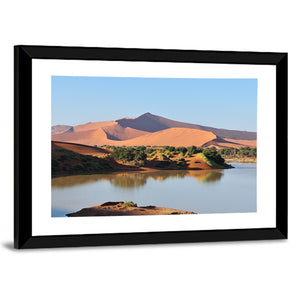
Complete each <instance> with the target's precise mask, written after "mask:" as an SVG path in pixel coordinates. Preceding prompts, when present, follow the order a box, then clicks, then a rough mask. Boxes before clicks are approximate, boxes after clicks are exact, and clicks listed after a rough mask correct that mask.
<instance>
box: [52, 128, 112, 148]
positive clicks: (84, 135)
mask: <svg viewBox="0 0 300 300" xmlns="http://www.w3.org/2000/svg"><path fill="white" fill-rule="evenodd" d="M52 141H59V142H69V143H78V144H84V145H91V146H94V145H105V144H108V141H109V140H108V139H107V135H106V133H105V132H104V130H103V129H102V128H99V129H96V130H86V131H79V132H66V133H58V134H52Z"/></svg>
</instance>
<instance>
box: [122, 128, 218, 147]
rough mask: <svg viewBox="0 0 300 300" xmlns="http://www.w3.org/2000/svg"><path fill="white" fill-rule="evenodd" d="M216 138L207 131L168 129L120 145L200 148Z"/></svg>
mask: <svg viewBox="0 0 300 300" xmlns="http://www.w3.org/2000/svg"><path fill="white" fill-rule="evenodd" d="M215 138H216V136H215V135H214V134H213V133H212V132H209V131H203V130H199V129H190V128H169V129H165V130H161V131H158V132H154V133H149V134H146V135H143V136H140V137H137V138H135V139H131V140H127V141H122V142H120V145H125V146H139V145H145V146H146V145H152V146H154V145H156V146H165V145H169V146H177V147H178V146H191V145H194V146H198V147H201V146H202V145H203V144H205V143H207V142H208V141H210V140H212V139H215Z"/></svg>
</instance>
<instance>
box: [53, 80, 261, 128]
mask: <svg viewBox="0 0 300 300" xmlns="http://www.w3.org/2000/svg"><path fill="white" fill-rule="evenodd" d="M51 99H52V125H79V124H83V123H87V122H99V121H110V120H116V119H119V118H123V117H138V116H140V115H142V114H144V113H146V112H150V113H152V114H154V115H159V116H162V117H165V118H169V119H173V120H176V121H182V122H188V123H194V124H200V125H206V126H211V127H216V128H224V129H236V130H247V131H256V123H257V119H256V115H257V79H240V78H239V79H198V78H196V79H194V78H133V77H132V78H127V77H123V78H122V77H79V76H52V85H51Z"/></svg>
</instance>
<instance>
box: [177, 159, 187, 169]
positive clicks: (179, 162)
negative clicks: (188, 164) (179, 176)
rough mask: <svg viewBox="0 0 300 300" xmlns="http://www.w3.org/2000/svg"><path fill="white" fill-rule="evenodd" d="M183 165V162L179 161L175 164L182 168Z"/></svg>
mask: <svg viewBox="0 0 300 300" xmlns="http://www.w3.org/2000/svg"><path fill="white" fill-rule="evenodd" d="M184 165H185V161H182V160H179V161H178V162H177V166H180V167H183V166H184Z"/></svg>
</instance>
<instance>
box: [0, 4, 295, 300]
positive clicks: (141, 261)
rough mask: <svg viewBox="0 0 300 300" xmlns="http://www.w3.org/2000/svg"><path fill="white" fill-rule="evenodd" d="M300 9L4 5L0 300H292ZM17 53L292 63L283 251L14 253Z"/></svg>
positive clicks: (181, 248)
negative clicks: (263, 54)
mask: <svg viewBox="0 0 300 300" xmlns="http://www.w3.org/2000/svg"><path fill="white" fill-rule="evenodd" d="M297 2H298V1H274V0H273V1H261V0H258V1H257V0H252V1H248V2H245V1H232V0H226V1H199V0H198V1H189V0H186V1H177V0H172V1H163V0H158V1H156V0H152V1H131V0H127V1H113V0H111V1H100V0H98V1H89V0H86V1H75V0H73V1H62V0H60V1H57V0H52V1H49V2H46V1H31V0H27V1H9V2H8V1H6V3H5V4H3V3H2V4H1V9H0V28H1V35H0V37H1V38H0V43H1V47H0V52H1V55H0V60H1V63H0V66H1V67H0V76H1V77H0V83H1V89H0V97H1V102H0V103H1V110H0V114H1V115H0V122H1V127H0V128H1V147H0V149H1V150H0V151H1V156H0V157H1V167H2V169H1V175H0V176H1V183H2V184H1V187H2V189H1V192H2V193H1V217H0V222H1V223H0V228H1V237H0V238H1V241H0V276H1V281H0V282H1V288H0V295H1V298H2V299H18V298H22V299H31V300H33V299H62V298H65V299H68V298H71V299H94V298H98V299H99V298H100V299H174V298H176V299H177V298H178V299H183V298H186V299H199V298H203V299H230V300H233V299H251V300H252V299H283V298H284V299H299V296H300V291H299V269H300V258H299V253H300V234H299V231H300V217H299V211H300V204H299V203H300V202H299V191H298V188H297V187H298V185H299V184H298V177H299V176H298V172H297V169H298V168H297V167H298V160H299V155H298V151H297V149H298V148H299V137H298V132H299V129H300V128H299V125H298V122H297V121H298V114H299V111H300V105H299V102H300V101H299V82H300V77H299V69H300V58H299V57H300V43H299V38H298V36H299V32H298V28H299V25H300V21H299V14H298V12H299V9H298V8H297V6H296V4H297ZM15 44H37V45H70V46H75V45H76V46H104V47H140V48H178V49H202V50H245V51H247V50H253V51H284V52H289V139H290V142H289V156H290V163H289V240H288V241H262V242H235V243H211V244H209V243H205V244H182V245H163V246H162V245H159V246H134V247H132V246H126V247H103V248H101V247H100V248H99V247H95V248H81V249H51V250H45V249H44V250H23V251H17V250H13V248H12V238H13V123H12V121H13V45H15ZM266 119H267V116H266Z"/></svg>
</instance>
